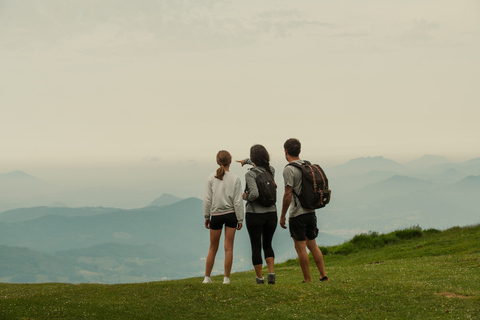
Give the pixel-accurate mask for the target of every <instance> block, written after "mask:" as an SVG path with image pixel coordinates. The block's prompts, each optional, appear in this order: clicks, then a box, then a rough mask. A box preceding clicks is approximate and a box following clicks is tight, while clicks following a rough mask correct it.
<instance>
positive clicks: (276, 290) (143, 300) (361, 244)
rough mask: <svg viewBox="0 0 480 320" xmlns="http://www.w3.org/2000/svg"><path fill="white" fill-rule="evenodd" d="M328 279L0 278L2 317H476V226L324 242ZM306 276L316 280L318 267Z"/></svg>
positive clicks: (294, 266)
mask: <svg viewBox="0 0 480 320" xmlns="http://www.w3.org/2000/svg"><path fill="white" fill-rule="evenodd" d="M322 249H323V251H325V253H326V254H325V265H326V269H327V273H328V276H329V278H330V279H331V280H330V281H328V282H319V281H318V280H316V281H314V282H312V283H302V279H303V278H302V274H301V271H300V267H299V266H298V262H297V261H295V260H290V261H287V262H285V263H282V264H279V265H277V266H276V274H277V284H275V285H267V284H265V285H255V284H254V273H253V271H250V272H243V273H236V274H233V275H232V276H231V281H232V284H231V285H222V276H216V277H213V281H214V283H213V284H210V285H204V284H202V283H201V281H202V279H201V278H190V279H184V280H176V281H164V282H151V283H141V284H119V285H98V284H80V285H71V284H51V283H48V284H0V319H230V320H231V319H322V318H326V319H479V318H480V226H473V227H465V228H458V227H455V228H452V229H449V230H445V231H442V232H439V231H438V230H421V229H420V228H418V227H413V228H410V229H406V230H399V231H396V232H393V233H390V234H386V235H379V234H376V233H369V234H364V235H359V236H356V237H355V238H353V239H352V240H351V241H349V242H346V243H344V244H342V245H340V246H335V247H328V248H322ZM312 273H313V274H315V275H316V279H318V273H316V270H314V269H313V263H312Z"/></svg>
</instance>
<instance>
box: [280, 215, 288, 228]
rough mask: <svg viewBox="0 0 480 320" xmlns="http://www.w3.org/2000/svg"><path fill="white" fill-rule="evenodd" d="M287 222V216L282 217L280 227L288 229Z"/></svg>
mask: <svg viewBox="0 0 480 320" xmlns="http://www.w3.org/2000/svg"><path fill="white" fill-rule="evenodd" d="M286 222H287V218H285V216H281V217H280V226H281V227H282V228H283V229H287V226H286V224H285V223H286Z"/></svg>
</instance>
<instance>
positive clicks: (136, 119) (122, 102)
mask: <svg viewBox="0 0 480 320" xmlns="http://www.w3.org/2000/svg"><path fill="white" fill-rule="evenodd" d="M479 84H480V2H479V1H478V0H456V1H451V0H402V1H400V0H362V1H354V0H335V1H323V0H308V1H307V0H297V1H291V0H288V1H286V0H275V1H264V0H262V1H251V0H231V1H226V0H218V1H217V0H203V1H199V0H190V1H188V0H155V1H154V0H143V1H131V0H101V1H99V0H81V1H80V0H21V1H20V0H0V90H1V92H0V108H1V109H0V110H1V112H0V152H1V153H0V173H4V172H8V171H10V170H24V171H27V172H29V173H33V174H37V175H38V174H40V175H42V174H43V175H47V173H46V172H47V171H48V170H47V169H48V168H49V169H52V170H53V168H54V169H56V170H60V169H63V170H65V172H66V171H67V169H68V168H74V167H76V168H79V167H82V168H88V167H89V166H91V167H94V166H97V167H101V166H103V167H107V166H108V167H118V168H124V169H122V170H124V171H125V168H126V167H128V166H130V167H132V168H133V167H135V168H139V167H145V168H146V171H148V170H147V169H149V168H154V167H151V166H152V163H154V164H156V165H162V164H165V163H168V162H175V163H177V164H178V163H182V164H187V163H204V162H207V161H208V162H209V163H212V162H213V165H212V170H213V169H214V167H215V163H214V161H215V160H214V159H215V154H216V152H217V151H218V150H220V149H227V150H229V151H230V152H231V153H232V155H233V156H234V158H236V159H240V158H243V157H245V156H248V150H249V148H250V146H251V145H252V144H255V143H261V144H264V145H265V146H266V147H267V149H268V150H269V151H270V153H271V156H272V158H273V160H274V161H278V162H279V163H283V162H281V161H283V160H284V159H283V147H282V146H283V142H284V141H285V140H286V139H287V138H289V137H297V138H299V139H300V140H301V142H302V144H303V152H302V155H303V156H304V158H309V159H312V160H313V161H315V162H319V163H325V164H328V165H332V164H335V163H342V162H346V161H347V160H349V159H351V158H356V157H363V156H379V155H382V156H384V157H386V158H390V159H393V160H396V161H399V162H406V161H409V160H413V159H414V158H418V157H420V156H422V155H424V154H435V155H442V156H446V157H447V158H449V159H452V160H458V161H460V160H468V159H470V158H475V157H479V156H480V149H479V147H478V146H479V145H480V126H479V119H480V93H479ZM85 170H86V169H85ZM119 170H120V169H119ZM79 172H80V171H79ZM116 172H117V173H118V172H120V171H116ZM132 172H133V171H132ZM132 175H133V173H132Z"/></svg>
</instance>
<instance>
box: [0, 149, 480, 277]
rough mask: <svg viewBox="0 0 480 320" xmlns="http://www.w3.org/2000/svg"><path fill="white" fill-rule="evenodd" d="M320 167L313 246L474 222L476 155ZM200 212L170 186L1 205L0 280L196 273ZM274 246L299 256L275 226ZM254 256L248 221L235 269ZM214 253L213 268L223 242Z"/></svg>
mask: <svg viewBox="0 0 480 320" xmlns="http://www.w3.org/2000/svg"><path fill="white" fill-rule="evenodd" d="M325 171H326V174H327V176H328V177H329V182H330V188H331V189H332V200H331V202H330V204H329V205H328V206H327V207H325V208H323V209H321V210H318V212H317V216H318V221H319V228H320V230H321V233H320V236H319V238H318V239H317V242H318V243H319V245H322V246H327V245H334V244H339V243H341V242H343V241H345V240H347V239H349V238H351V237H352V236H353V235H355V234H358V233H366V232H369V231H377V232H389V231H393V230H396V229H402V228H406V227H410V226H416V225H418V226H420V227H422V228H438V229H446V228H449V227H452V226H457V225H459V226H463V225H471V224H478V223H480V214H479V211H480V210H479V208H480V200H479V198H478V194H480V158H477V159H472V160H470V161H466V162H463V163H451V162H449V161H448V160H446V159H444V158H442V157H436V156H426V157H423V158H421V159H419V160H418V161H412V162H410V163H407V164H405V165H401V164H399V163H397V162H395V161H393V160H389V159H384V158H383V157H370V158H359V159H353V160H351V161H349V162H347V163H345V164H343V165H340V166H336V167H332V168H325ZM12 181H13V182H12ZM10 183H12V184H11V185H12V186H15V187H19V186H30V187H31V188H34V187H38V184H43V186H44V187H45V186H46V185H48V183H44V182H42V181H41V180H39V179H36V178H34V177H30V176H28V175H27V174H23V173H21V172H15V173H13V174H7V175H5V174H3V175H0V189H1V188H3V189H5V188H7V187H8V186H9V185H10ZM277 183H278V184H280V185H281V184H282V183H281V182H280V181H278V182H277ZM32 186H33V187H32ZM202 187H203V186H202ZM124 195H125V194H122V196H124ZM2 196H3V195H0V201H1V199H2ZM97 196H98V197H99V198H100V197H101V192H100V190H98V194H97ZM281 197H282V194H281V188H279V195H278V197H277V198H278V199H281ZM4 198H5V197H4ZM27 198H28V197H27ZM152 199H153V200H152ZM51 200H54V199H51ZM57 200H58V201H59V202H61V200H62V199H57ZM277 205H278V206H279V203H277ZM278 209H280V206H279V207H278ZM201 213H202V201H201V200H200V199H198V198H180V197H176V196H173V195H171V194H163V195H162V196H160V197H152V198H151V199H150V200H148V201H145V202H144V206H141V207H139V208H133V209H126V208H116V207H102V206H83V207H66V206H61V204H60V205H59V206H57V207H54V206H37V207H21V208H15V209H11V210H6V211H3V212H1V211H0V256H1V257H2V259H1V261H0V281H2V282H47V281H53V282H71V283H79V282H99V283H125V282H144V281H153V280H165V279H178V278H185V277H190V276H199V275H201V274H202V273H203V269H204V263H205V261H204V259H205V256H206V252H207V250H208V242H209V240H208V230H206V229H205V228H204V226H203V217H202V214H201ZM220 247H222V245H221V246H220ZM274 248H275V251H276V259H277V261H284V260H286V259H290V258H293V257H295V256H296V254H295V250H294V248H293V244H292V241H291V238H290V237H289V233H288V231H285V230H283V229H281V228H278V229H277V232H276V234H275V237H274ZM250 254H251V253H250V247H249V239H248V233H247V231H246V230H245V229H244V230H241V231H239V232H238V233H237V236H236V240H235V254H234V257H235V258H234V259H235V260H234V269H235V270H236V271H242V270H249V269H251V268H252V266H251V262H250ZM217 258H218V261H217V262H216V265H215V270H214V272H216V273H217V274H218V273H221V270H222V265H223V263H222V259H223V252H222V250H219V254H218V257H217Z"/></svg>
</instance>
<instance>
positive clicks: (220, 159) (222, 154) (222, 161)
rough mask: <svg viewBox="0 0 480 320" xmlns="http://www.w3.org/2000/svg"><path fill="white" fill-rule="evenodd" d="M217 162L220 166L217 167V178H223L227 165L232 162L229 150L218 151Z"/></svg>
mask: <svg viewBox="0 0 480 320" xmlns="http://www.w3.org/2000/svg"><path fill="white" fill-rule="evenodd" d="M217 163H218V165H219V166H220V167H219V168H218V169H217V174H216V175H215V178H217V179H220V180H223V176H224V175H225V167H228V166H229V165H230V163H232V156H231V155H230V153H229V152H228V151H226V150H220V151H218V153H217Z"/></svg>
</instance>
